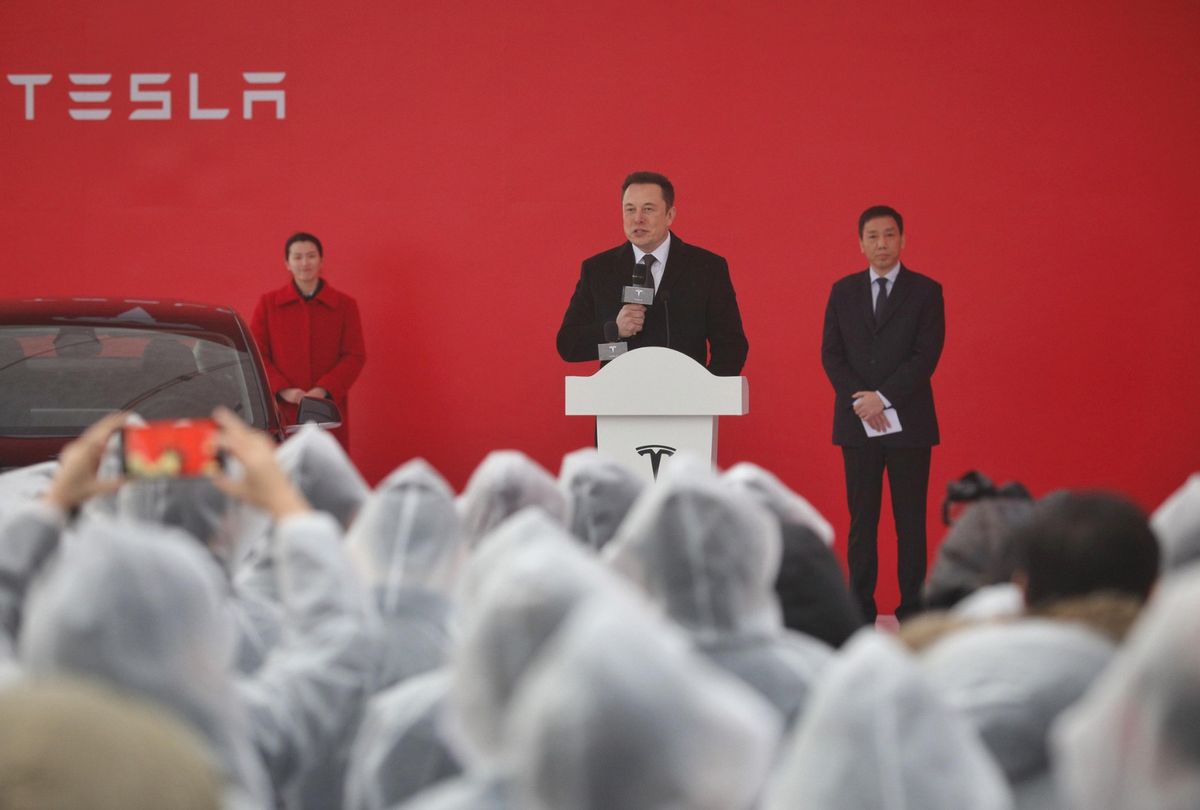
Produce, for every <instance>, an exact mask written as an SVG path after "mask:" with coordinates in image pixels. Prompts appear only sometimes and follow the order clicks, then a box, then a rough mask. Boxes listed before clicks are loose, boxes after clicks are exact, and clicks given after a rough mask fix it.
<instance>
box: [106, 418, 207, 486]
mask: <svg viewBox="0 0 1200 810" xmlns="http://www.w3.org/2000/svg"><path fill="white" fill-rule="evenodd" d="M218 432H219V428H218V427H217V423H216V422H214V421H213V420H212V419H169V420H163V421H157V422H148V423H146V424H144V425H126V426H125V427H124V428H122V429H121V459H122V465H123V467H124V473H125V476H126V477H128V478H195V477H211V476H214V475H218V474H219V473H220V472H221V471H222V470H223V469H224V468H225V458H224V453H223V452H222V451H221V448H220V445H219V443H218V441H217V434H218Z"/></svg>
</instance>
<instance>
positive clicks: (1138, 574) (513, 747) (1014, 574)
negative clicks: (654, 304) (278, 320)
mask: <svg viewBox="0 0 1200 810" xmlns="http://www.w3.org/2000/svg"><path fill="white" fill-rule="evenodd" d="M129 418H136V417H127V416H125V415H120V414H118V415H113V416H110V417H108V418H105V419H103V420H101V421H99V422H98V423H96V424H95V425H94V426H93V427H92V428H90V429H89V430H88V431H87V432H86V433H84V435H83V436H82V437H81V438H79V439H78V440H77V441H75V442H74V443H72V444H70V445H68V447H67V448H66V449H65V450H64V452H63V454H62V456H61V458H60V460H59V461H58V462H55V463H51V464H44V465H38V466H35V467H29V468H24V469H20V470H15V471H11V472H8V473H5V474H3V475H0V729H2V731H0V807H13V808H34V807H56V808H64V810H71V808H84V807H86V808H108V807H114V808H115V807H121V808H140V807H146V808H150V807H153V808H155V810H169V808H189V810H190V808H215V807H222V808H239V809H240V808H259V809H266V810H271V809H272V808H288V810H300V809H301V808H304V809H311V810H317V808H321V810H335V809H336V808H345V810H391V809H392V808H400V807H403V808H411V809H412V810H448V809H449V808H461V809H464V810H465V808H530V809H531V810H575V808H578V809H579V810H585V809H586V810H660V809H663V808H679V809H680V810H683V809H685V808H686V810H753V809H754V808H763V809H764V810H793V809H794V808H822V809H823V810H841V808H846V809H847V810H849V809H850V808H862V809H863V810H866V809H868V808H920V809H921V810H940V809H941V808H945V809H946V810H962V808H972V810H990V808H996V809H997V810H1003V809H1005V808H1014V809H1015V808H1020V809H1022V810H1029V809H1030V808H1038V809H1039V810H1083V809H1084V808H1086V809H1087V810H1105V808H1112V810H1118V808H1120V809H1122V810H1130V808H1156V810H1176V808H1178V809H1179V810H1183V808H1190V809H1192V810H1194V808H1196V807H1200V643H1198V642H1200V566H1197V565H1196V564H1195V563H1196V561H1197V559H1200V475H1198V476H1193V477H1192V478H1191V479H1190V480H1189V481H1187V482H1186V483H1185V484H1184V486H1183V487H1181V489H1180V490H1179V491H1178V492H1177V493H1175V494H1174V495H1172V496H1171V497H1170V498H1169V499H1168V500H1167V501H1166V502H1165V503H1164V504H1163V505H1162V506H1161V507H1160V508H1159V509H1158V510H1157V511H1156V512H1155V513H1154V515H1153V517H1152V518H1147V517H1146V516H1145V515H1144V514H1143V513H1142V512H1141V511H1140V510H1139V509H1138V508H1137V507H1136V506H1134V505H1133V504H1131V503H1129V502H1128V501H1126V500H1125V499H1123V498H1121V497H1118V496H1115V495H1111V494H1105V493H1095V492H1071V491H1060V492H1056V493H1051V494H1049V495H1046V496H1044V497H1041V498H1040V499H1036V500H1035V499H1033V498H1030V497H1027V496H1022V497H1011V496H1010V495H1008V494H996V493H989V494H986V495H984V496H983V497H979V498H977V499H975V500H973V501H972V502H971V503H970V504H968V505H967V508H966V509H965V510H964V511H962V512H961V513H960V514H959V515H958V517H957V518H956V519H955V520H954V522H953V524H952V526H951V527H950V529H949V532H948V534H947V536H946V537H945V538H944V539H943V541H942V543H941V544H940V550H939V554H938V556H937V558H936V560H935V561H934V565H933V567H932V570H931V571H930V574H929V577H928V579H927V582H926V584H925V590H924V602H925V610H924V612H921V613H917V614H915V615H911V616H906V617H905V619H904V621H903V623H902V624H901V625H900V627H899V629H898V631H889V630H877V629H876V628H875V627H874V626H873V625H872V624H871V623H870V622H868V621H865V620H864V617H863V614H862V612H861V609H860V606H859V604H858V601H857V600H856V599H855V597H854V596H853V595H852V594H851V592H850V590H849V589H848V587H847V584H846V581H845V578H844V577H843V575H842V573H841V568H840V566H839V564H838V562H837V560H836V558H835V556H834V553H833V551H832V545H833V540H834V533H833V529H832V527H831V526H830V525H829V523H828V522H827V521H826V520H825V519H824V518H823V517H822V516H821V515H820V514H819V513H818V512H817V510H815V509H814V508H813V507H812V505H811V504H809V503H808V501H806V500H805V499H804V498H803V497H802V496H801V495H800V494H798V493H796V492H794V491H793V490H792V489H790V488H789V487H788V486H787V485H786V484H784V483H783V482H782V481H780V480H779V479H778V478H777V477H775V476H774V475H772V474H771V473H770V472H768V471H767V470H764V469H762V468H760V467H757V466H755V465H752V464H739V465H737V466H735V467H733V468H731V469H729V470H726V471H724V472H718V471H714V470H712V469H710V467H709V466H708V465H707V464H704V463H701V462H699V461H696V460H693V459H689V458H687V457H684V456H679V457H675V458H673V459H672V460H671V462H670V463H669V464H667V465H665V466H664V468H663V471H662V474H661V475H660V477H659V480H658V481H657V482H655V483H654V484H652V485H645V484H643V483H642V482H641V481H640V479H638V478H637V477H635V476H634V475H633V474H632V473H631V472H629V471H627V470H625V469H624V468H623V467H621V466H620V465H618V464H615V463H613V462H611V461H609V460H606V459H605V458H604V457H603V456H601V455H600V454H598V453H597V452H596V451H595V450H591V449H586V450H580V451H577V452H574V453H571V454H568V455H567V456H566V457H565V458H564V459H563V462H562V465H561V471H560V473H559V474H558V476H557V477H555V476H554V475H552V474H551V473H550V472H549V471H547V470H546V469H544V468H543V467H541V466H540V465H538V464H537V463H536V462H534V461H533V460H531V459H530V458H528V457H527V456H525V455H524V454H522V453H520V452H516V451H498V452H495V453H492V454H490V455H489V456H488V457H487V458H485V459H484V460H483V462H482V463H481V464H480V465H479V467H478V468H477V469H476V470H475V472H474V473H473V475H472V476H471V478H470V480H469V481H468V482H467V484H466V486H465V487H464V488H463V490H462V492H461V493H455V492H454V490H453V489H452V487H451V486H450V485H449V484H448V483H447V482H446V481H445V479H444V478H443V477H442V476H441V475H440V474H439V473H438V471H437V470H435V469H434V468H433V467H432V466H430V465H429V464H428V463H426V462H424V461H422V460H419V459H418V460H412V461H409V462H408V463H406V464H404V465H402V466H400V467H399V468H398V469H396V470H395V471H394V472H393V473H392V474H390V475H389V476H387V477H386V478H385V479H383V481H381V482H380V483H379V484H378V486H376V487H375V488H374V489H373V490H372V489H371V488H370V487H369V486H368V485H367V483H366V482H365V481H364V480H363V478H362V476H361V475H359V474H358V472H357V471H356V470H355V468H354V466H353V464H352V463H351V461H350V459H349V458H348V457H347V456H346V454H345V452H344V451H343V450H342V448H341V446H340V445H339V444H338V442H337V441H336V440H335V439H334V438H332V437H331V436H330V435H329V434H328V433H324V432H322V431H321V430H319V429H317V428H316V427H314V426H308V427H306V428H305V429H303V430H301V431H300V432H298V433H297V434H295V435H294V436H293V437H292V438H290V439H289V440H288V441H287V442H285V443H284V444H283V445H281V446H276V445H275V444H273V443H272V442H271V441H270V440H269V439H268V438H267V437H266V436H264V435H262V434H259V433H257V432H255V431H254V430H252V429H250V428H248V427H247V426H245V425H244V424H243V423H241V422H240V421H239V420H238V418H237V417H236V416H234V415H233V414H231V413H229V412H227V411H219V412H218V413H217V415H216V419H217V420H218V423H219V424H220V426H221V443H222V446H223V448H224V450H225V453H226V457H227V462H226V470H225V471H224V472H223V473H222V474H220V475H218V476H217V477H215V478H211V479H210V478H192V479H187V478H166V479H147V480H124V479H122V477H121V475H120V474H119V472H118V471H119V460H118V459H117V457H116V455H117V450H116V443H115V441H114V432H115V431H117V430H118V429H119V427H120V426H121V425H122V424H123V421H124V420H126V419H129Z"/></svg>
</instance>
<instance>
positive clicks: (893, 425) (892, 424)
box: [862, 408, 904, 438]
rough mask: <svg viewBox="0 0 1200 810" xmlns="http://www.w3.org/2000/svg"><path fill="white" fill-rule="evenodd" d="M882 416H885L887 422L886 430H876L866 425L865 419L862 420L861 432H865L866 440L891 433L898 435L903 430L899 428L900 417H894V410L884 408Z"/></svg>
mask: <svg viewBox="0 0 1200 810" xmlns="http://www.w3.org/2000/svg"><path fill="white" fill-rule="evenodd" d="M883 415H884V416H886V417H887V420H888V426H887V429H886V430H876V429H875V428H873V427H871V426H870V425H868V424H867V420H866V419H864V420H862V426H863V430H865V431H866V432H867V437H868V438H874V437H876V436H887V435H889V434H892V433H899V432H900V431H901V430H903V429H904V428H902V427H900V417H899V416H897V415H896V409H895V408H884V409H883Z"/></svg>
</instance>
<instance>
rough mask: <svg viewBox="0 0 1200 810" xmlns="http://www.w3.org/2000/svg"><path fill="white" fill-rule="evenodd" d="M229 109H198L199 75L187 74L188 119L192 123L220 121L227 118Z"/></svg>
mask: <svg viewBox="0 0 1200 810" xmlns="http://www.w3.org/2000/svg"><path fill="white" fill-rule="evenodd" d="M228 115H229V108H228V107H223V108H214V109H211V110H202V109H200V74H199V73H189V74H188V118H191V119H192V120H193V121H220V120H222V119H223V118H226V117H228Z"/></svg>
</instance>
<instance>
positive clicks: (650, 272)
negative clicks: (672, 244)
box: [642, 253, 658, 287]
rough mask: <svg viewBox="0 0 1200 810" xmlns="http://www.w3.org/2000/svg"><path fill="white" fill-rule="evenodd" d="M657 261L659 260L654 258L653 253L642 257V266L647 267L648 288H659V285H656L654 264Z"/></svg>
mask: <svg viewBox="0 0 1200 810" xmlns="http://www.w3.org/2000/svg"><path fill="white" fill-rule="evenodd" d="M655 261H657V259H655V258H654V254H653V253H647V254H646V255H645V256H643V257H642V264H644V265H646V286H647V287H657V286H658V285H657V284H655V283H654V262H655Z"/></svg>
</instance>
